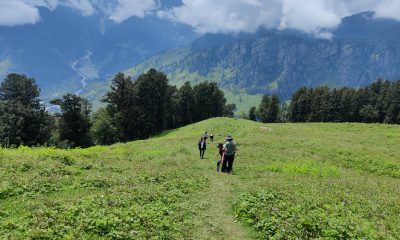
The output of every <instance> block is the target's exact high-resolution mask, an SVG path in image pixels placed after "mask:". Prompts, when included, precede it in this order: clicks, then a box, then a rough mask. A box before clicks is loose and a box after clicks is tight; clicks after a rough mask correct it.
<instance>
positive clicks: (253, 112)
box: [249, 106, 257, 121]
mask: <svg viewBox="0 0 400 240" xmlns="http://www.w3.org/2000/svg"><path fill="white" fill-rule="evenodd" d="M256 112H257V108H256V107H254V106H253V107H251V108H250V110H249V120H251V121H257V115H256Z"/></svg>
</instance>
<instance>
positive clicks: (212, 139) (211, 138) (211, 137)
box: [210, 133, 214, 142]
mask: <svg viewBox="0 0 400 240" xmlns="http://www.w3.org/2000/svg"><path fill="white" fill-rule="evenodd" d="M210 140H211V142H213V141H214V135H213V134H212V133H211V134H210Z"/></svg>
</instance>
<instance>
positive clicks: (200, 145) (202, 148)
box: [197, 137, 207, 159]
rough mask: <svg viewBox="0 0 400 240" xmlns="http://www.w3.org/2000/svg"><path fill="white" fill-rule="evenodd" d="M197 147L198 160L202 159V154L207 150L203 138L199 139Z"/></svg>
mask: <svg viewBox="0 0 400 240" xmlns="http://www.w3.org/2000/svg"><path fill="white" fill-rule="evenodd" d="M197 145H198V147H199V151H200V159H203V158H204V153H205V151H206V148H207V144H206V141H205V139H204V137H201V139H200V141H199V142H198V143H197Z"/></svg>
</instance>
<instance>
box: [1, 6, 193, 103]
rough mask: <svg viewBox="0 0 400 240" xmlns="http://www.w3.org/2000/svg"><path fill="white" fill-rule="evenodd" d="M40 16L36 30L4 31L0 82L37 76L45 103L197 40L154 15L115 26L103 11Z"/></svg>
mask: <svg viewBox="0 0 400 240" xmlns="http://www.w3.org/2000/svg"><path fill="white" fill-rule="evenodd" d="M164 2H165V3H169V4H173V2H176V1H175V0H168V1H164ZM39 12H40V16H41V20H40V21H39V22H38V23H36V24H34V25H23V26H14V27H0V77H1V78H3V77H4V76H5V75H6V74H7V73H9V72H18V73H24V74H26V75H28V76H31V77H34V78H35V79H36V81H37V82H38V85H39V86H40V87H41V89H42V96H43V98H44V99H46V100H48V99H51V98H53V97H56V96H59V95H60V94H62V93H65V92H67V91H68V92H76V93H81V92H82V91H83V90H84V88H85V86H86V84H87V83H90V82H91V81H106V80H107V79H109V78H110V77H111V76H112V75H113V74H115V73H116V72H118V71H120V70H123V69H127V68H129V67H132V66H133V65H135V64H138V63H140V62H142V61H144V60H145V59H147V58H149V57H150V56H152V55H154V54H156V53H158V52H161V51H164V50H167V49H171V48H176V47H179V46H184V45H187V44H189V43H190V42H191V41H192V40H193V39H194V38H195V37H197V34H196V33H195V32H194V31H193V30H192V29H191V28H190V27H188V26H186V25H183V24H178V23H172V22H170V21H165V20H162V19H160V18H158V17H156V16H148V17H145V18H139V17H132V18H129V19H128V20H126V21H124V22H122V23H115V22H113V21H111V20H110V19H109V18H108V16H106V15H105V14H102V13H101V12H100V11H99V13H98V14H94V15H91V16H82V14H81V13H80V12H78V11H74V10H72V9H71V8H67V7H62V6H60V7H58V8H56V9H54V10H50V9H48V8H45V7H40V8H39Z"/></svg>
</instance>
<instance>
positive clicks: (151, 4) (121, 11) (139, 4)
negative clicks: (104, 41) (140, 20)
mask: <svg viewBox="0 0 400 240" xmlns="http://www.w3.org/2000/svg"><path fill="white" fill-rule="evenodd" d="M157 8H159V4H158V2H157V1H155V0H118V2H117V4H116V6H115V8H114V10H113V11H112V13H111V15H110V19H111V20H113V21H114V22H117V23H121V22H123V21H125V20H126V19H128V18H130V17H132V16H136V17H144V16H145V15H146V14H148V13H149V12H150V11H152V10H155V9H157Z"/></svg>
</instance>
